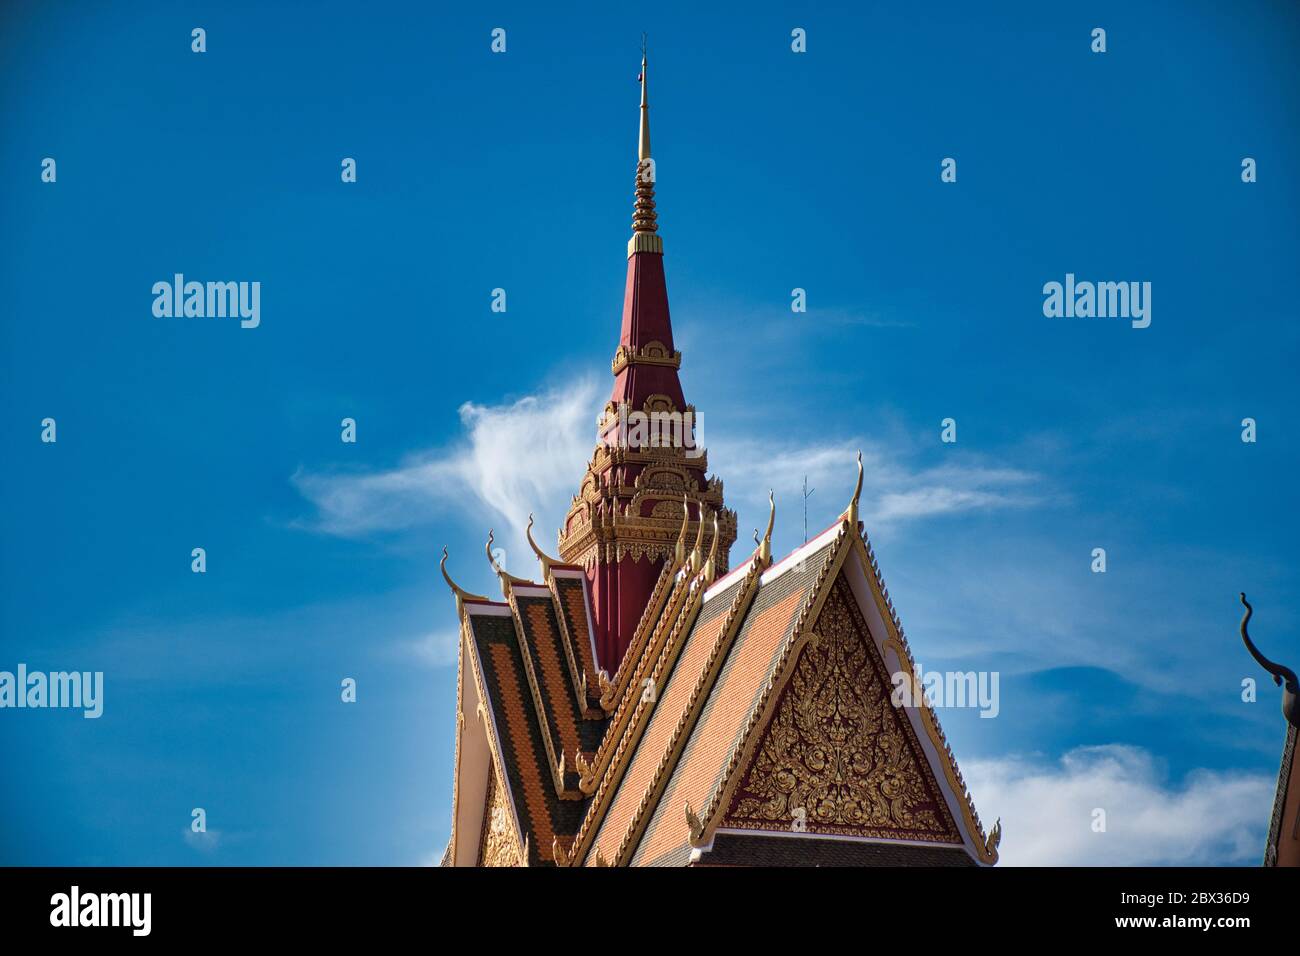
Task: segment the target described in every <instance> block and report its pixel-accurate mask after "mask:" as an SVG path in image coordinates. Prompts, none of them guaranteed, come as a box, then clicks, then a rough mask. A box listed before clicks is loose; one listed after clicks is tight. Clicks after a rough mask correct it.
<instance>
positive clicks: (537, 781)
mask: <svg viewBox="0 0 1300 956" xmlns="http://www.w3.org/2000/svg"><path fill="white" fill-rule="evenodd" d="M466 618H467V620H468V622H469V630H470V636H471V638H472V639H473V641H474V647H475V651H476V660H477V665H478V667H479V671H480V674H481V676H482V681H483V690H484V693H485V695H486V701H487V705H488V708H489V709H490V717H491V719H492V722H493V728H494V731H495V732H494V734H493V736H494V738H495V740H496V744H497V746H498V747H499V748H500V750H499V755H500V758H501V763H502V766H503V768H504V770H505V774H506V778H507V780H506V782H507V784H508V785H509V789H510V802H511V805H512V806H513V807H514V811H515V814H516V817H517V819H518V821H519V825H520V828H521V830H522V831H523V835H524V836H525V837H526V839H527V841H528V848H529V849H528V855H529V863H530V864H531V865H538V864H547V863H551V862H552V860H551V845H552V841H553V840H554V838H555V837H556V836H562V837H563V836H571V835H572V834H573V833H575V832H576V831H577V828H578V823H579V822H580V820H581V816H582V805H581V804H580V803H578V802H576V801H572V800H562V799H560V797H559V795H558V794H557V793H556V790H555V782H554V778H553V775H552V773H551V768H550V763H549V761H548V759H547V756H546V746H545V743H544V741H543V737H542V727H541V724H540V722H539V720H538V715H537V712H536V706H535V704H534V701H533V695H532V689H531V686H530V685H529V682H528V677H527V674H526V673H525V672H524V661H523V656H522V654H521V649H520V644H519V640H518V637H517V635H516V633H515V624H514V619H513V618H512V617H507V616H505V615H488V614H475V613H472V612H471V613H469V614H467V615H466Z"/></svg>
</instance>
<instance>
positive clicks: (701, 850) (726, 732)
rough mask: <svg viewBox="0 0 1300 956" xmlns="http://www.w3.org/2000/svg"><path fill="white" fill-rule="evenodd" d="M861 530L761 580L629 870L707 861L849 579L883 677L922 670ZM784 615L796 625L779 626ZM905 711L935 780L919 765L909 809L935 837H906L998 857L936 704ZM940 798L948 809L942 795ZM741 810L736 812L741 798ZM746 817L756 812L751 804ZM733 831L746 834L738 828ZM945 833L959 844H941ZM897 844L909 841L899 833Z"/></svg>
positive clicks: (845, 523)
mask: <svg viewBox="0 0 1300 956" xmlns="http://www.w3.org/2000/svg"><path fill="white" fill-rule="evenodd" d="M859 530H860V529H859V527H858V526H857V522H856V521H850V520H849V516H848V515H846V516H845V520H842V521H841V522H840V523H839V524H838V525H837V526H834V527H832V528H831V529H828V530H827V531H826V532H824V533H823V534H822V535H820V536H819V537H818V538H817V539H814V541H812V542H809V544H807V545H805V546H804V547H802V548H800V549H798V550H796V551H795V552H794V553H793V554H791V555H790V556H789V557H787V558H786V559H785V560H784V561H782V562H780V564H778V565H776V566H774V567H773V568H772V569H770V570H769V571H768V572H767V573H765V574H764V575H763V577H762V579H761V585H760V589H759V593H758V595H757V596H756V597H755V598H754V601H753V604H752V606H751V609H750V611H749V613H748V614H747V615H746V620H745V622H744V625H743V626H742V630H741V633H740V635H739V636H738V638H737V639H736V642H735V645H734V648H733V650H732V652H731V654H730V656H729V657H728V659H727V662H726V663H725V664H724V666H723V668H722V670H721V672H720V673H719V675H718V678H717V680H716V681H715V682H714V685H713V687H712V689H711V691H710V694H709V698H708V700H707V702H706V703H705V705H704V708H703V710H702V712H701V715H700V718H699V722H698V724H697V726H696V728H695V730H694V731H693V733H692V734H691V737H690V740H689V741H688V743H687V745H686V748H685V750H684V751H683V752H682V756H681V758H680V761H679V762H678V766H677V768H676V769H675V770H674V772H673V774H672V777H671V778H670V780H669V783H668V785H667V787H666V788H665V789H664V791H663V794H662V796H661V798H660V799H659V801H658V805H657V806H656V807H655V810H654V813H653V815H652V816H651V819H650V822H649V825H648V826H647V827H646V829H645V832H644V835H643V836H642V838H641V840H640V844H639V845H638V846H637V848H636V852H635V853H634V854H633V855H632V856H631V858H630V862H631V864H632V865H634V866H636V865H685V864H687V863H689V862H691V861H692V859H695V860H696V861H700V862H703V861H704V860H703V858H702V857H706V856H707V850H708V849H709V848H710V846H711V841H712V840H713V839H714V836H715V834H717V833H718V832H719V831H720V830H724V827H723V824H724V820H725V819H726V818H727V817H728V815H729V814H730V813H731V812H732V808H733V797H734V796H735V794H736V792H737V790H738V789H739V788H740V787H741V784H742V782H743V780H744V775H745V772H746V771H747V770H748V769H749V768H750V767H751V766H752V765H753V762H754V760H755V759H756V758H755V756H754V755H755V752H756V751H757V749H758V747H759V745H760V741H762V740H763V730H764V728H766V727H768V726H769V723H770V721H771V720H772V719H773V714H774V713H775V711H776V709H777V706H778V701H779V700H780V698H781V694H782V691H783V689H784V688H785V687H786V685H787V683H788V682H789V680H790V678H791V676H792V675H793V674H794V673H795V671H796V662H797V661H798V660H799V655H800V652H801V651H802V650H803V648H804V646H805V643H806V642H807V641H808V640H810V639H811V637H812V634H813V633H815V630H816V628H815V627H814V626H813V622H815V621H817V620H818V619H819V615H820V613H821V610H822V607H823V604H824V603H825V602H826V601H827V600H828V599H829V597H830V595H831V594H832V593H833V589H834V587H835V585H836V582H837V581H840V580H841V578H842V580H843V585H842V587H841V590H840V593H841V594H852V596H853V599H854V601H853V604H854V605H855V606H856V608H857V610H858V612H859V613H860V615H861V618H862V623H863V626H864V627H865V629H866V631H867V632H868V633H869V634H870V636H871V639H872V642H873V643H874V645H875V648H876V651H877V653H878V656H879V658H880V659H881V660H882V661H883V662H884V667H885V669H886V672H887V673H889V674H892V673H894V672H895V671H898V670H903V671H906V672H908V673H912V672H914V669H915V665H914V664H913V662H912V659H911V654H910V652H909V651H908V650H907V645H906V641H905V639H904V638H903V636H902V633H901V629H900V628H899V627H898V622H897V618H896V616H895V615H894V614H893V608H892V605H890V603H889V601H888V597H887V592H885V591H884V585H883V582H882V581H881V580H880V576H879V572H878V569H877V567H876V564H875V561H874V557H873V556H872V555H871V552H870V549H869V546H868V545H867V544H866V542H865V541H864V539H863V538H862V537H860V536H859V534H858V533H857V532H859ZM778 608H779V612H778ZM781 620H785V621H788V623H787V624H785V625H784V626H781V625H780V621H781ZM904 717H905V719H906V721H907V724H908V725H909V726H910V730H911V733H910V734H907V731H906V728H905V729H904V730H903V731H901V732H899V733H898V734H896V736H903V735H906V736H905V739H906V740H907V741H908V742H909V745H910V746H911V747H912V750H911V751H910V752H911V754H912V755H913V757H914V759H915V760H916V763H917V766H918V767H919V766H920V765H921V764H924V766H925V768H928V775H927V774H926V773H924V772H922V777H923V779H924V780H925V782H926V785H927V787H929V789H928V790H925V791H924V793H923V799H917V800H914V801H913V812H914V813H915V812H916V811H918V810H921V809H928V810H929V811H930V812H931V813H933V815H934V817H933V821H934V825H933V826H932V827H931V830H930V833H929V836H930V839H929V840H928V841H926V840H912V841H910V842H916V843H921V844H922V845H939V846H942V845H951V846H953V847H954V848H959V849H961V850H962V851H964V852H965V853H966V854H967V855H968V857H969V859H971V860H972V861H977V862H979V863H984V864H991V863H994V862H996V860H997V849H996V848H997V842H998V840H999V838H1000V829H999V828H996V827H995V828H994V831H993V833H992V834H990V835H989V836H987V837H986V836H985V835H984V832H983V829H982V827H981V826H980V823H979V818H978V816H977V815H976V814H975V810H974V807H973V805H972V804H971V801H970V796H969V793H967V792H966V789H965V785H964V783H963V782H962V779H961V775H960V772H959V771H958V770H957V767H956V762H955V761H954V760H953V758H952V754H951V750H950V749H949V748H948V746H947V743H946V741H945V739H944V737H943V733H942V730H941V729H940V728H939V725H938V720H937V718H936V717H935V715H934V713H933V711H932V710H931V709H930V708H929V707H928V705H925V704H923V705H922V706H921V707H917V708H903V709H902V715H901V716H900V718H899V719H900V720H901V719H903V718H904ZM896 759H897V758H896ZM931 781H932V785H931ZM893 785H894V784H893V783H891V785H890V786H891V788H892V787H893ZM936 794H937V796H938V797H939V798H940V799H941V805H939V801H936V800H935V799H934V798H935V795H936ZM736 809H737V813H739V810H740V808H739V805H738V804H737V807H736ZM944 811H946V814H945V813H944ZM746 812H747V813H750V814H752V813H754V812H755V811H754V808H753V807H752V806H751V805H746ZM736 819H740V817H739V816H738V817H736ZM945 820H946V821H947V822H948V823H951V824H953V826H954V828H955V832H954V830H948V829H945V827H946V823H945ZM927 821H928V818H927ZM734 829H735V830H737V831H738V832H741V833H743V832H744V831H743V829H742V828H740V827H737V828H734ZM725 832H728V833H730V832H731V829H726V830H725ZM940 835H942V836H943V837H946V838H947V839H948V840H950V841H952V843H951V844H942V843H938V844H937V843H936V838H939V837H940ZM824 838H825V837H824ZM841 839H846V840H847V839H851V838H850V837H848V836H844V837H841ZM864 839H870V838H864ZM877 839H878V838H877ZM893 839H896V840H898V841H899V842H900V844H901V842H902V839H903V838H893ZM731 842H733V843H734V842H735V841H734V840H733V841H731Z"/></svg>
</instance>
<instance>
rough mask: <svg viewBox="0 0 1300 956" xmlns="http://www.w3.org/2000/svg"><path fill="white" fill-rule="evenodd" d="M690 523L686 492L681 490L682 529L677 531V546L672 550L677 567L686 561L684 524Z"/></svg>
mask: <svg viewBox="0 0 1300 956" xmlns="http://www.w3.org/2000/svg"><path fill="white" fill-rule="evenodd" d="M690 523H691V506H690V502H689V501H688V500H687V498H686V493H685V492H682V530H681V531H679V532H677V547H676V549H674V551H673V555H674V558H675V559H676V564H677V567H679V568H680V567H681V566H682V565H683V564H685V563H686V526H687V525H689V524H690Z"/></svg>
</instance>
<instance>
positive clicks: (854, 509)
mask: <svg viewBox="0 0 1300 956" xmlns="http://www.w3.org/2000/svg"><path fill="white" fill-rule="evenodd" d="M861 497H862V452H860V451H859V452H858V484H857V487H856V488H854V489H853V500H852V501H850V502H849V506H848V508H846V509H845V511H844V514H842V515H840V518H841V520H844V521H847V522H848V523H849V525H850V526H851V527H852V528H853V530H854V531H855V532H856V531H857V530H858V500H859V499H860V498H861Z"/></svg>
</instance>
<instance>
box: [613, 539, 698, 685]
mask: <svg viewBox="0 0 1300 956" xmlns="http://www.w3.org/2000/svg"><path fill="white" fill-rule="evenodd" d="M682 567H683V565H681V564H678V563H677V561H676V560H671V559H670V560H667V561H665V562H664V566H663V570H661V571H660V572H659V579H658V580H657V581H655V586H654V590H653V591H651V592H650V600H649V601H647V602H646V606H645V607H644V608H642V609H641V618H640V620H638V621H637V625H636V630H635V631H633V632H632V643H631V644H629V645H628V648H627V650H626V651H625V652H624V653H623V659H622V660H621V661H619V663H618V669H617V670H615V671H614V679H613V680H611V681H610V682H609V685H610V690H609V692H608V693H605V694H602V695H601V705H602V706H604V705H605V701H606V700H609V701H610V704H611V707H606V710H610V709H612V705H613V704H614V702H615V701H617V700H619V699H621V698H622V696H623V691H624V690H625V689H626V683H625V682H626V681H627V680H630V676H631V672H632V671H633V670H635V669H636V665H637V662H638V661H639V660H640V658H641V652H642V651H644V650H645V645H646V642H647V641H648V640H649V637H650V635H651V634H653V632H654V627H655V625H657V624H658V623H659V618H660V615H661V614H662V612H663V610H664V604H665V601H666V600H667V598H668V597H670V596H671V589H670V588H669V587H668V582H669V581H673V580H674V579H675V578H676V577H677V572H679V571H680V570H681V569H682Z"/></svg>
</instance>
